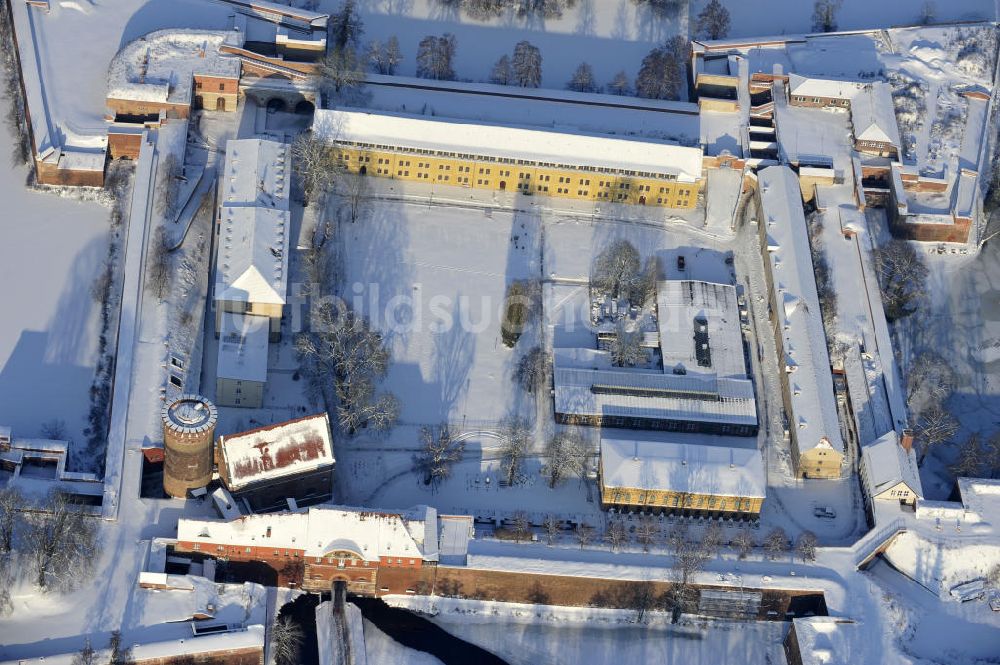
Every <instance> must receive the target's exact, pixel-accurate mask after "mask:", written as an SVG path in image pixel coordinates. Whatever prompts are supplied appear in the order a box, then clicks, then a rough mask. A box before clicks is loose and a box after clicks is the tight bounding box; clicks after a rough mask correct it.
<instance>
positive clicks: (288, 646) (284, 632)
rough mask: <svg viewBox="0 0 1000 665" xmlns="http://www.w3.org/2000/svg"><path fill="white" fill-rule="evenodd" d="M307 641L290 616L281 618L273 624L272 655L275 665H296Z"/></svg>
mask: <svg viewBox="0 0 1000 665" xmlns="http://www.w3.org/2000/svg"><path fill="white" fill-rule="evenodd" d="M304 641H305V633H304V632H303V630H302V627H301V626H300V625H299V623H298V622H297V621H296V620H295V619H293V618H292V617H290V616H279V617H278V618H276V619H275V620H274V623H273V624H271V655H272V656H273V657H274V662H275V665H296V664H297V663H298V662H299V652H300V651H301V649H302V643H303V642H304Z"/></svg>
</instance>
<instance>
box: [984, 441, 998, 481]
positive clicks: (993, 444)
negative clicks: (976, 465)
mask: <svg viewBox="0 0 1000 665" xmlns="http://www.w3.org/2000/svg"><path fill="white" fill-rule="evenodd" d="M983 457H984V462H985V463H986V467H987V468H988V469H989V471H990V477H995V476H996V475H997V474H998V473H1000V433H997V434H994V435H993V436H991V437H990V438H989V439H987V440H986V446H985V450H984V451H983Z"/></svg>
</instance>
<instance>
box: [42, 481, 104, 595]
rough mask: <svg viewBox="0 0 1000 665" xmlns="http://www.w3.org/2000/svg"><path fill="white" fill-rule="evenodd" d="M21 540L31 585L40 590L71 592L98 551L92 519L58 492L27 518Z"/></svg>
mask: <svg viewBox="0 0 1000 665" xmlns="http://www.w3.org/2000/svg"><path fill="white" fill-rule="evenodd" d="M24 540H25V555H26V557H27V559H28V561H29V564H30V566H31V570H32V573H33V575H34V580H35V584H36V585H37V586H38V587H39V588H40V589H43V590H50V589H59V590H70V589H73V588H74V587H75V586H76V584H78V583H79V582H80V581H82V580H84V579H86V576H87V573H88V572H89V570H90V568H91V566H92V565H93V562H94V559H95V558H96V555H97V552H98V548H97V527H96V524H95V522H94V520H93V519H92V518H89V517H88V516H87V515H85V514H84V513H83V511H82V509H81V507H80V506H79V505H76V504H74V503H73V502H71V501H70V500H69V499H68V498H67V497H66V495H64V494H62V493H61V492H58V491H53V492H51V493H50V494H49V495H48V497H47V498H46V500H45V502H44V503H43V504H42V505H41V506H40V507H39V509H38V510H37V511H36V512H34V513H32V514H31V515H30V517H29V519H28V528H27V530H26V533H25V537H24Z"/></svg>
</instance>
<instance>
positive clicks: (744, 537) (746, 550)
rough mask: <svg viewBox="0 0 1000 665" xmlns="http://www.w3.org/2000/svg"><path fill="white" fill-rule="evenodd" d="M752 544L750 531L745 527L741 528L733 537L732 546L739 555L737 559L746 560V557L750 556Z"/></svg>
mask: <svg viewBox="0 0 1000 665" xmlns="http://www.w3.org/2000/svg"><path fill="white" fill-rule="evenodd" d="M754 544H755V543H754V540H753V534H752V533H750V529H748V528H747V527H743V528H742V529H740V530H739V531H737V532H736V535H735V536H733V546H734V547H735V548H736V551H737V552H738V553H739V557H740V558H741V559H745V558H747V555H748V554H750V551H751V550H752V549H753V547H754Z"/></svg>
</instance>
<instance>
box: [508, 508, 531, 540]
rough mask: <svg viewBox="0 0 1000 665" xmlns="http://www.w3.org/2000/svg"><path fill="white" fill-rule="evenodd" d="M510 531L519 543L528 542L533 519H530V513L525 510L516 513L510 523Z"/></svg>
mask: <svg viewBox="0 0 1000 665" xmlns="http://www.w3.org/2000/svg"><path fill="white" fill-rule="evenodd" d="M510 530H511V532H512V533H513V534H514V539H515V540H516V541H517V542H521V541H522V540H528V538H529V537H530V536H531V519H530V518H529V517H528V513H526V512H524V511H523V510H519V511H517V512H516V513H514V515H513V516H512V517H511V521H510Z"/></svg>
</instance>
